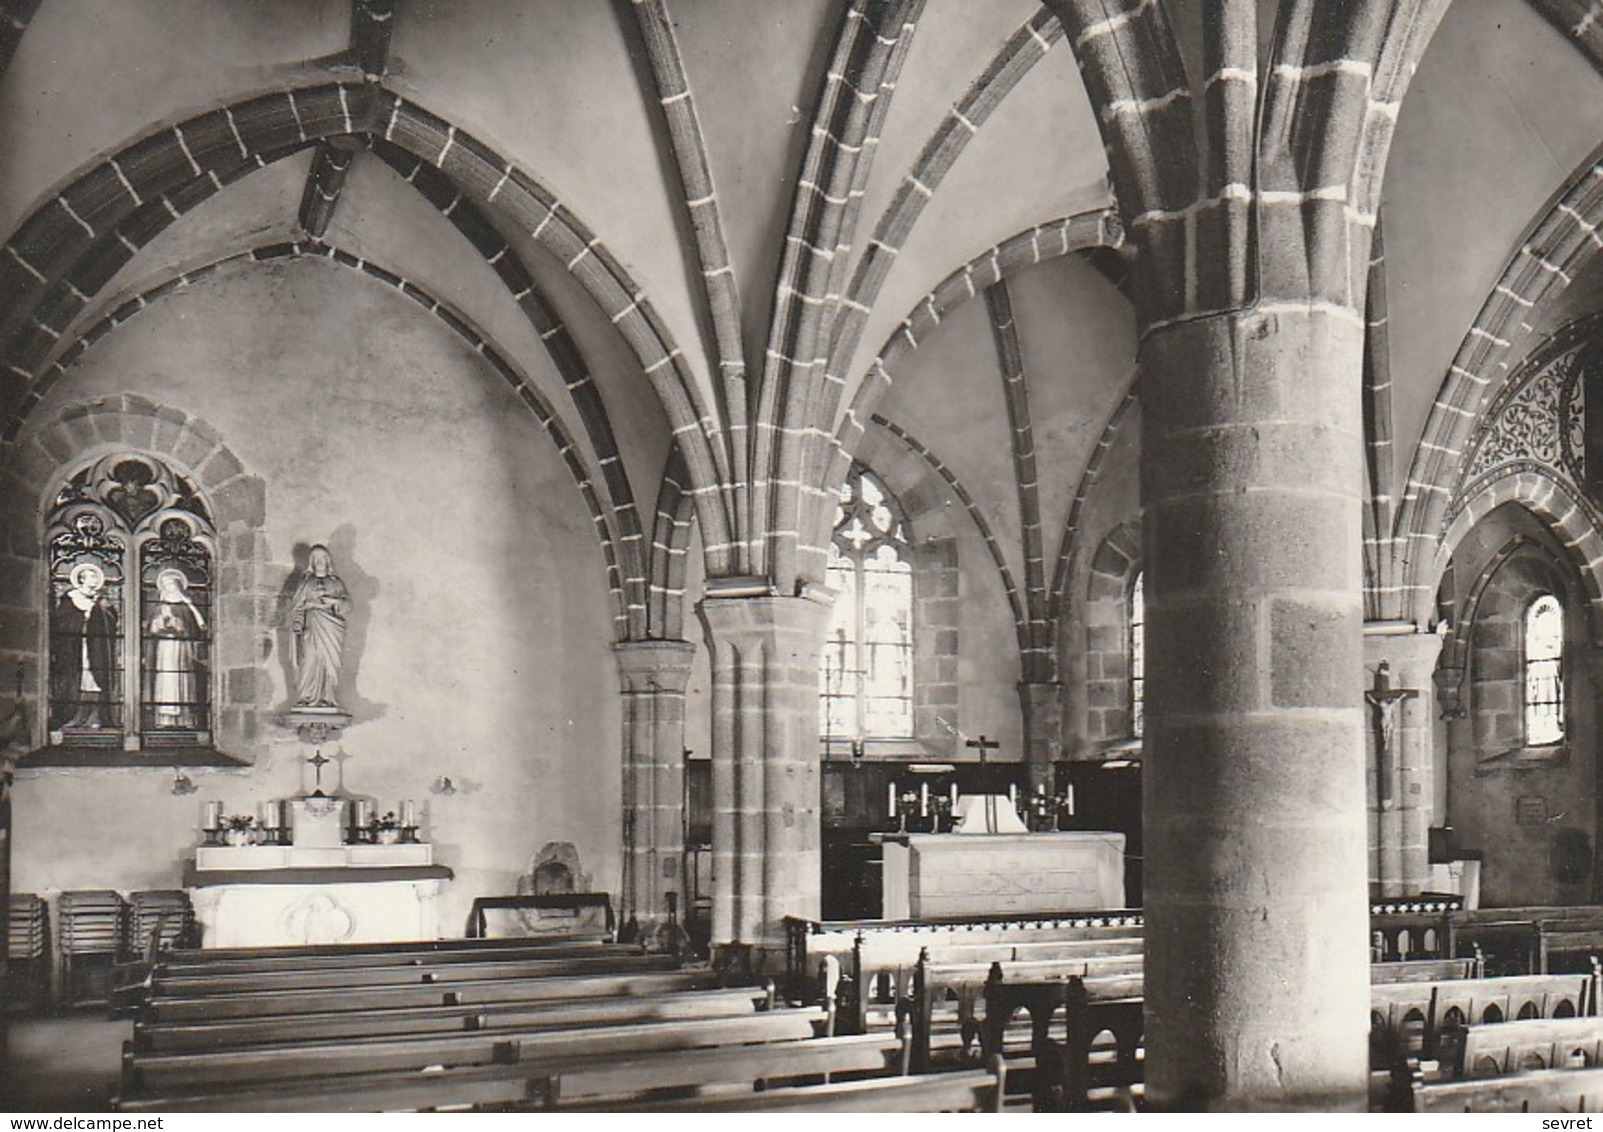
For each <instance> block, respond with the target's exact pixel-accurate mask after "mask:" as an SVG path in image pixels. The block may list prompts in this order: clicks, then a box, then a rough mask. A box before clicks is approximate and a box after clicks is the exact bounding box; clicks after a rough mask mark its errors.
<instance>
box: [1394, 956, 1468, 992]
mask: <svg viewBox="0 0 1603 1132" xmlns="http://www.w3.org/2000/svg"><path fill="white" fill-rule="evenodd" d="M1485 974H1486V964H1485V961H1484V960H1483V959H1482V957H1481V956H1480V955H1479V954H1478V953H1477V954H1475V955H1473V956H1470V957H1469V958H1466V959H1404V960H1396V961H1391V962H1383V963H1371V964H1370V965H1369V985H1370V986H1379V985H1381V984H1383V983H1439V982H1443V981H1445V980H1448V979H1478V978H1481V977H1482V976H1483V975H1485Z"/></svg>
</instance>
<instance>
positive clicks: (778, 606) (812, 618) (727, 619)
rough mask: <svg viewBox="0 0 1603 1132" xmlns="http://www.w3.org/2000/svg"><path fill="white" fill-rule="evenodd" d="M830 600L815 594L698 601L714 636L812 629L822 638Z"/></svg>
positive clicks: (726, 637)
mask: <svg viewBox="0 0 1603 1132" xmlns="http://www.w3.org/2000/svg"><path fill="white" fill-rule="evenodd" d="M829 610H830V603H829V602H827V601H822V600H820V599H818V598H816V597H812V596H805V597H777V596H773V595H768V594H762V595H758V596H755V597H716V596H712V595H709V596H707V597H704V598H702V599H701V601H700V602H698V603H697V605H696V612H697V613H698V614H700V616H701V620H702V623H703V624H705V625H706V627H707V631H708V633H709V634H711V635H712V637H713V638H714V640H715V641H716V640H718V639H727V640H738V639H740V638H742V637H748V636H763V635H767V634H774V633H786V632H811V633H813V634H814V635H815V636H818V637H819V638H822V636H823V632H824V626H825V625H826V624H827V623H828V620H829Z"/></svg>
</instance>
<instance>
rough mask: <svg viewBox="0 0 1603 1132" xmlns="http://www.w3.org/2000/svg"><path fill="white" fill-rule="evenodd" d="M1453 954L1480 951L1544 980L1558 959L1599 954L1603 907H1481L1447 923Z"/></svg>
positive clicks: (1456, 915) (1602, 947)
mask: <svg viewBox="0 0 1603 1132" xmlns="http://www.w3.org/2000/svg"><path fill="white" fill-rule="evenodd" d="M1449 927H1450V937H1451V946H1452V947H1453V948H1454V949H1455V950H1454V952H1453V954H1455V955H1456V954H1460V953H1462V952H1464V951H1466V950H1468V949H1469V948H1470V947H1472V946H1477V945H1478V946H1479V947H1480V948H1481V949H1482V950H1483V951H1484V952H1485V953H1486V954H1487V955H1488V956H1489V957H1493V958H1495V959H1496V960H1498V961H1499V962H1500V964H1501V965H1503V966H1513V967H1515V968H1517V969H1518V970H1519V971H1521V972H1523V973H1526V974H1533V975H1545V974H1548V973H1549V972H1550V971H1551V970H1552V964H1553V960H1554V958H1555V957H1556V956H1558V955H1561V954H1566V953H1575V952H1582V953H1586V954H1591V953H1595V952H1597V951H1600V950H1603V906H1598V905H1590V904H1588V905H1576V906H1573V907H1520V908H1480V909H1475V910H1472V911H1459V912H1454V913H1453V914H1452V915H1451V917H1450V918H1449Z"/></svg>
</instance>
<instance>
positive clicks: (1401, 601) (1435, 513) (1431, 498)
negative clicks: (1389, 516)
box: [1381, 149, 1603, 624]
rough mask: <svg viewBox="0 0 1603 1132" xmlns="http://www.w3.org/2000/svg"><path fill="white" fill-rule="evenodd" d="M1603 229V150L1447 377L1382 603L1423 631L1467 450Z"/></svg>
mask: <svg viewBox="0 0 1603 1132" xmlns="http://www.w3.org/2000/svg"><path fill="white" fill-rule="evenodd" d="M1600 227H1603V149H1599V150H1598V151H1595V152H1594V153H1593V154H1592V155H1591V156H1590V157H1589V158H1588V159H1587V160H1586V161H1585V162H1584V163H1583V164H1582V166H1581V167H1580V169H1578V170H1577V171H1576V173H1575V174H1574V175H1573V176H1572V177H1571V178H1570V182H1569V187H1568V188H1567V189H1566V190H1565V192H1564V193H1563V195H1562V196H1561V197H1560V199H1559V200H1558V201H1557V202H1555V203H1554V205H1553V206H1552V207H1551V208H1550V209H1549V210H1548V211H1547V213H1546V214H1545V215H1543V216H1542V218H1541V219H1540V220H1539V221H1538V222H1537V224H1536V225H1535V226H1534V228H1533V229H1532V231H1531V233H1530V235H1529V236H1527V237H1526V238H1525V239H1524V240H1523V241H1521V243H1520V248H1519V251H1517V252H1516V253H1515V254H1514V256H1513V258H1512V259H1511V260H1510V261H1509V264H1508V266H1507V267H1506V268H1504V270H1503V274H1502V276H1501V277H1500V278H1499V279H1498V281H1497V284H1496V286H1495V287H1493V289H1492V293H1491V294H1490V295H1489V296H1488V297H1487V299H1486V302H1485V303H1484V304H1482V306H1481V310H1480V313H1479V314H1478V315H1477V316H1476V319H1475V323H1474V325H1473V326H1471V327H1470V329H1469V332H1468V333H1467V334H1466V335H1465V336H1464V340H1463V342H1462V343H1461V344H1460V345H1459V348H1458V353H1457V355H1456V356H1455V357H1454V359H1453V362H1452V364H1451V365H1450V366H1449V367H1448V371H1447V375H1446V377H1445V378H1444V379H1443V381H1442V386H1441V391H1440V392H1439V393H1438V394H1437V396H1436V400H1435V403H1434V404H1433V405H1432V406H1431V411H1430V416H1429V418H1428V419H1427V420H1426V423H1425V429H1424V433H1423V434H1422V436H1421V439H1420V443H1419V447H1418V448H1417V449H1416V451H1415V457H1414V463H1413V466H1412V467H1411V468H1410V469H1409V475H1408V481H1407V483H1406V485H1405V487H1404V490H1403V499H1402V506H1401V508H1400V509H1399V512H1398V517H1397V526H1396V530H1395V533H1394V535H1393V538H1392V540H1391V543H1392V545H1391V549H1390V554H1389V555H1387V556H1386V558H1385V559H1384V561H1385V562H1386V563H1387V564H1388V565H1389V569H1388V570H1387V572H1386V576H1385V579H1384V581H1383V585H1382V595H1381V596H1382V600H1383V602H1384V603H1385V607H1386V609H1387V611H1388V612H1389V613H1391V614H1392V615H1394V616H1397V617H1400V618H1404V619H1408V620H1413V621H1415V622H1416V623H1419V624H1424V621H1425V619H1427V618H1428V617H1429V610H1430V602H1431V601H1432V600H1433V599H1434V596H1435V588H1434V586H1433V585H1432V584H1431V582H1432V579H1433V578H1434V577H1435V576H1437V575H1436V574H1435V566H1434V562H1435V561H1440V560H1441V556H1440V555H1439V554H1438V555H1436V557H1435V559H1434V560H1433V558H1432V555H1431V553H1430V552H1429V548H1430V547H1432V545H1433V544H1434V543H1436V541H1437V535H1436V532H1438V531H1440V530H1442V529H1443V527H1444V526H1446V525H1447V523H1448V522H1449V520H1450V516H1449V511H1450V510H1451V509H1452V507H1453V505H1454V499H1453V492H1454V486H1455V482H1456V480H1457V477H1458V473H1459V465H1460V462H1461V461H1462V459H1463V457H1464V454H1465V449H1466V446H1467V445H1468V444H1469V441H1470V439H1471V438H1472V437H1473V436H1474V435H1475V430H1476V428H1477V427H1478V426H1479V424H1480V422H1481V420H1482V417H1483V414H1484V413H1485V412H1486V411H1487V410H1488V409H1490V408H1491V407H1492V406H1493V405H1494V404H1495V402H1496V399H1497V394H1498V393H1499V392H1500V391H1501V390H1502V388H1503V386H1504V385H1505V383H1506V382H1507V381H1508V380H1509V379H1510V378H1511V377H1512V376H1513V374H1514V369H1513V363H1514V361H1515V360H1516V358H1517V357H1518V353H1517V350H1518V348H1519V347H1520V346H1521V345H1522V344H1523V341H1524V337H1525V334H1526V333H1527V332H1528V331H1529V329H1530V325H1531V324H1530V321H1529V312H1530V311H1531V310H1533V309H1534V308H1536V307H1537V306H1539V305H1540V304H1542V303H1544V302H1545V301H1547V299H1548V298H1550V297H1551V296H1552V295H1554V294H1556V293H1557V292H1558V291H1559V290H1562V288H1563V287H1564V286H1566V285H1568V283H1569V282H1570V280H1571V279H1572V278H1573V277H1574V275H1575V274H1576V273H1577V272H1578V271H1580V270H1581V268H1582V267H1583V266H1584V265H1585V263H1586V262H1587V261H1588V260H1590V259H1591V258H1592V257H1594V256H1595V255H1596V254H1597V252H1598V231H1599V230H1600Z"/></svg>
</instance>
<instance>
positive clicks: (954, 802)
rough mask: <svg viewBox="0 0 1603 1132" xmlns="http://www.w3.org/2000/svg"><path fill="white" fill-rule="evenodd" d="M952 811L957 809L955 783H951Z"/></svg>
mask: <svg viewBox="0 0 1603 1132" xmlns="http://www.w3.org/2000/svg"><path fill="white" fill-rule="evenodd" d="M952 809H954V810H955V809H957V783H955V782H954V783H952Z"/></svg>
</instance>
